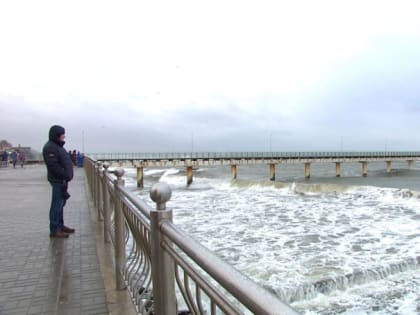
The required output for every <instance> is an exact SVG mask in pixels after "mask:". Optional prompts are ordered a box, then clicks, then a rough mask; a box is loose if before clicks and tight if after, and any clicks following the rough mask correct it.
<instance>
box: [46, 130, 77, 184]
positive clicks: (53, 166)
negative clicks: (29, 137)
mask: <svg viewBox="0 0 420 315" xmlns="http://www.w3.org/2000/svg"><path fill="white" fill-rule="evenodd" d="M64 132H65V130H64V128H63V127H61V126H52V127H51V129H50V133H49V141H48V142H47V143H46V144H45V145H44V148H43V149H42V155H43V157H44V162H45V165H46V166H47V170H48V181H49V182H51V183H62V184H65V183H67V182H69V181H71V180H72V179H73V163H72V161H71V159H70V156H69V154H68V153H67V151H66V150H65V149H64V144H65V142H64V141H60V140H59V138H60V136H61V135H62V134H64Z"/></svg>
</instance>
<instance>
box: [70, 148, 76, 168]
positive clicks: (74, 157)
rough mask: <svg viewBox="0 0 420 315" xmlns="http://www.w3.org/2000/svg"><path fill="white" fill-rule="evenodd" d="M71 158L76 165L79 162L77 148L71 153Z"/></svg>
mask: <svg viewBox="0 0 420 315" xmlns="http://www.w3.org/2000/svg"><path fill="white" fill-rule="evenodd" d="M71 160H72V162H73V164H74V165H76V163H77V152H76V150H73V153H72V154H71Z"/></svg>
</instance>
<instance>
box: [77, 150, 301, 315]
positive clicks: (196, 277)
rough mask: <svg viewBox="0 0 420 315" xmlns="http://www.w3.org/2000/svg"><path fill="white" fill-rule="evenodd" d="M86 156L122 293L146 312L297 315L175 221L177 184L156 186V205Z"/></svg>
mask: <svg viewBox="0 0 420 315" xmlns="http://www.w3.org/2000/svg"><path fill="white" fill-rule="evenodd" d="M108 167H109V164H107V163H106V162H105V163H101V162H98V161H96V160H94V159H92V158H89V157H87V158H86V159H85V171H86V177H87V180H88V185H89V189H90V192H91V196H92V199H93V203H94V206H95V208H96V210H97V211H98V220H103V223H104V241H105V242H112V244H113V248H114V252H115V271H116V272H115V274H116V286H117V289H118V290H122V289H125V288H127V289H128V290H129V292H130V295H131V297H132V301H133V303H134V304H135V306H136V308H137V311H138V313H139V314H154V315H163V314H165V315H166V314H171V315H175V314H212V315H213V314H229V315H230V314H259V315H262V314H298V313H297V312H296V311H295V310H293V309H292V308H291V307H290V306H288V305H287V304H285V303H283V302H282V301H280V300H279V299H278V297H276V296H275V295H273V294H272V293H271V292H269V291H267V290H266V289H264V288H263V287H261V286H259V285H258V284H257V283H255V282H254V281H252V280H251V279H249V278H248V277H246V276H245V275H243V274H242V273H240V272H239V271H237V270H236V269H235V268H233V267H232V266H231V265H229V264H227V263H226V262H225V261H223V260H222V259H220V258H219V257H218V256H216V255H215V254H214V253H212V252H211V251H210V250H208V249H207V248H205V247H204V246H203V245H201V244H200V243H198V242H197V241H195V240H194V239H193V238H192V237H191V236H190V235H188V234H186V233H185V232H183V231H182V230H180V229H179V228H178V227H177V226H176V225H174V224H173V223H172V210H171V209H168V208H166V202H167V201H168V200H169V199H170V197H171V189H170V187H169V186H168V185H167V184H165V183H157V184H155V185H154V186H153V187H152V189H151V191H150V196H151V198H152V200H153V201H154V202H155V203H156V209H150V208H149V206H148V205H147V204H146V203H145V202H143V201H142V200H141V199H140V198H139V197H138V196H136V195H135V194H134V193H133V192H132V191H130V190H129V189H127V188H126V187H125V186H124V181H123V179H122V177H123V175H124V170H123V169H116V170H115V171H113V172H110V171H108Z"/></svg>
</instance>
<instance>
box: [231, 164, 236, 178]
mask: <svg viewBox="0 0 420 315" xmlns="http://www.w3.org/2000/svg"><path fill="white" fill-rule="evenodd" d="M230 173H231V174H232V179H236V178H237V176H238V166H237V165H236V164H232V165H231V166H230Z"/></svg>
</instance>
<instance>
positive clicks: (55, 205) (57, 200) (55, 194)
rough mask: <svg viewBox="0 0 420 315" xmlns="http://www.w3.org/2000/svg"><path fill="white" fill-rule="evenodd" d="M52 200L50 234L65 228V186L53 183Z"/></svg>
mask: <svg viewBox="0 0 420 315" xmlns="http://www.w3.org/2000/svg"><path fill="white" fill-rule="evenodd" d="M51 186H52V198H51V208H50V232H51V233H56V232H57V231H60V230H62V229H63V227H64V218H63V208H64V204H65V199H64V191H65V185H63V184H59V183H51Z"/></svg>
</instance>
